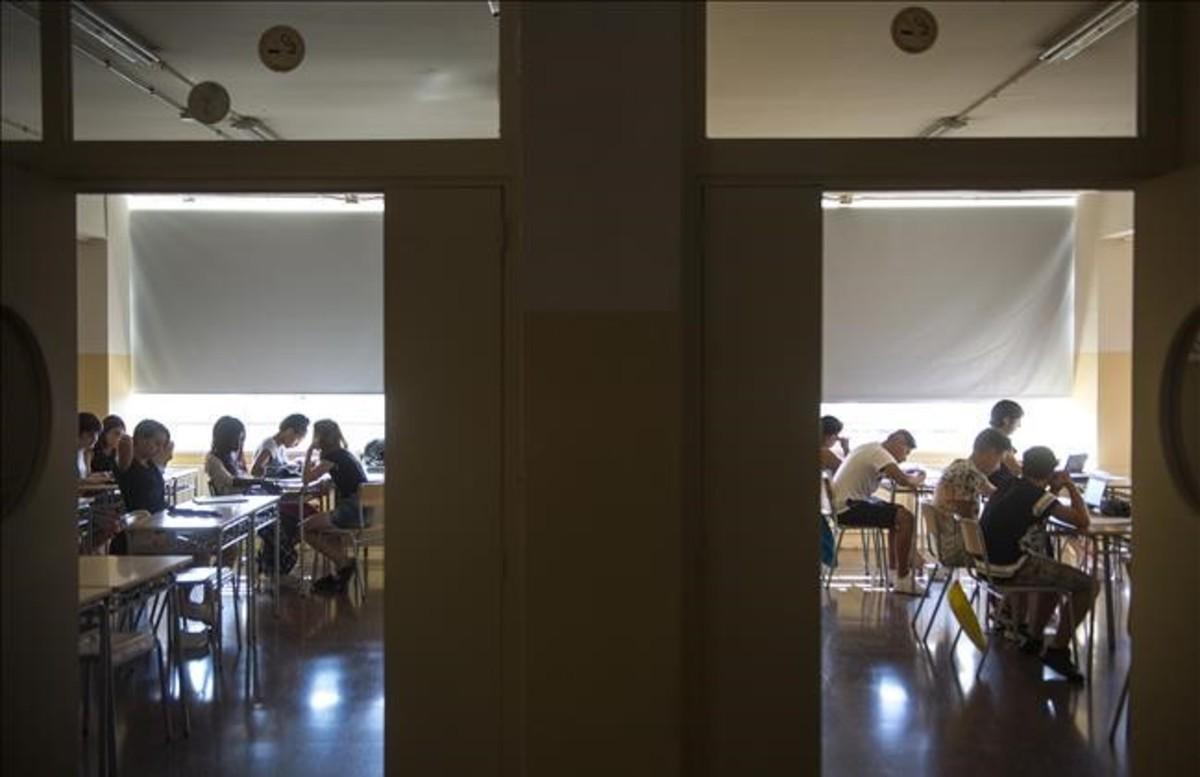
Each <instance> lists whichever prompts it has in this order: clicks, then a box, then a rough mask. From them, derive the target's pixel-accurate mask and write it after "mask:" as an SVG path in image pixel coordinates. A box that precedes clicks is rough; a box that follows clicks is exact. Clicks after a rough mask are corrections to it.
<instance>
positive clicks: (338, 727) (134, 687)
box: [81, 559, 384, 777]
mask: <svg viewBox="0 0 1200 777" xmlns="http://www.w3.org/2000/svg"><path fill="white" fill-rule="evenodd" d="M369 580H370V586H371V590H370V591H369V592H368V596H367V599H366V601H365V602H359V601H351V599H350V597H348V596H341V597H333V598H322V597H317V596H314V597H309V598H305V597H301V596H300V595H299V594H298V592H296V591H294V590H288V589H285V590H284V593H283V596H282V598H281V607H280V613H279V617H278V618H276V617H274V616H273V615H272V608H271V600H270V597H269V595H264V596H262V597H261V599H260V613H261V614H260V618H259V629H260V632H259V641H260V645H259V662H258V665H259V676H260V680H261V688H260V693H259V697H260V698H259V699H258V700H256V701H255V702H253V703H251V704H247V703H246V696H245V693H244V688H245V685H244V675H243V670H244V668H245V664H244V661H243V660H242V656H241V655H239V653H238V652H237V651H236V650H235V649H234V647H233V643H234V638H233V631H232V628H233V621H232V617H233V615H232V607H228V606H227V607H226V608H225V610H226V624H227V625H226V628H227V630H228V633H227V635H226V642H227V643H228V645H229V648H228V649H227V650H226V652H225V672H224V677H223V679H222V681H221V682H220V683H219V685H218V684H217V683H216V682H215V681H214V677H213V672H212V664H211V661H210V660H209V659H207V658H204V659H200V660H194V661H189V662H187V664H186V666H187V670H188V676H189V677H190V678H191V684H192V686H193V688H194V696H193V698H192V703H191V705H190V710H191V724H192V725H191V736H190V737H188V738H186V739H184V738H183V737H182V736H177V737H176V738H175V741H173V742H171V743H170V744H166V743H165V742H164V739H165V736H164V729H163V721H162V713H161V708H160V706H159V703H158V699H159V693H158V684H157V675H156V674H155V671H154V664H153V662H152V660H150V659H149V658H147V660H145V661H144V662H139V663H138V664H137V665H136V666H133V667H131V669H132V672H130V673H129V674H128V676H122V675H120V674H118V676H117V678H116V694H117V696H116V707H117V752H118V757H119V768H120V774H121V775H122V777H125V776H126V775H131V776H134V777H142V776H143V775H155V776H156V777H157V776H159V775H161V777H192V775H196V776H197V777H199V776H201V775H203V776H204V777H220V776H222V775H228V776H230V777H234V776H235V775H236V776H237V777H241V776H242V775H247V776H248V775H288V777H307V776H308V775H320V776H321V777H330V776H331V775H336V777H357V776H358V775H381V774H383V718H384V715H383V713H384V708H383V592H382V588H381V586H382V584H383V570H382V567H381V566H376V565H375V562H374V559H372V568H371V572H370V575H369ZM227 602H228V600H227ZM173 690H174V689H173ZM89 750H90V752H89ZM89 750H85V751H84V752H83V767H82V768H81V772H82V773H83V774H95V764H94V760H95V756H94V749H91V746H89Z"/></svg>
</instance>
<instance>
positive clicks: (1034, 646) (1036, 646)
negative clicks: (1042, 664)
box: [1021, 636, 1045, 656]
mask: <svg viewBox="0 0 1200 777" xmlns="http://www.w3.org/2000/svg"><path fill="white" fill-rule="evenodd" d="M1044 649H1045V644H1044V643H1043V642H1042V641H1041V640H1040V639H1038V638H1037V637H1034V636H1027V637H1026V638H1025V641H1024V642H1022V643H1021V652H1022V653H1024V654H1025V655H1027V656H1040V655H1041V654H1042V653H1043V651H1044Z"/></svg>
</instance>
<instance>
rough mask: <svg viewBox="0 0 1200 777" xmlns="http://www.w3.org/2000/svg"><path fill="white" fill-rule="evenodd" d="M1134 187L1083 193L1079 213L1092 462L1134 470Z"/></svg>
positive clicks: (1078, 330)
mask: <svg viewBox="0 0 1200 777" xmlns="http://www.w3.org/2000/svg"><path fill="white" fill-rule="evenodd" d="M1132 230H1133V194H1132V193H1131V192H1089V193H1087V194H1083V195H1080V197H1079V201H1078V206H1077V209H1076V220H1075V338H1076V361H1075V386H1074V391H1073V398H1074V400H1075V403H1076V404H1077V405H1078V406H1079V408H1080V409H1081V410H1082V411H1083V413H1085V414H1086V416H1087V417H1090V418H1093V419H1094V423H1093V426H1092V430H1093V438H1094V440H1095V444H1096V451H1097V455H1096V458H1095V459H1094V460H1092V461H1089V462H1088V465H1089V466H1090V467H1093V468H1096V469H1102V470H1106V471H1108V472H1111V473H1113V474H1119V475H1128V474H1129V471H1130V428H1131V426H1132V405H1131V398H1130V385H1131V383H1130V382H1131V376H1132V368H1133V367H1132V364H1133V360H1132V333H1133V285H1132V279H1133V240H1132Z"/></svg>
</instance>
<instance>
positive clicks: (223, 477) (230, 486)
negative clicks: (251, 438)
mask: <svg viewBox="0 0 1200 777" xmlns="http://www.w3.org/2000/svg"><path fill="white" fill-rule="evenodd" d="M245 444H246V427H245V425H244V424H242V422H241V421H239V420H238V419H236V418H234V417H233V416H228V415H223V416H221V417H220V418H218V419H217V422H216V423H215V424H213V431H212V447H211V448H210V449H209V451H208V455H207V456H205V457H204V474H205V475H207V476H208V484H209V487H210V489H211V490H212V493H213V494H214V495H216V496H225V495H227V494H240V493H242V492H243V491H245V490H246V488H247V487H248V486H250V485H252V484H253V482H254V481H252V480H250V479H249V478H247V477H246V460H245V456H244V454H243V452H242V448H243V446H244V445H245Z"/></svg>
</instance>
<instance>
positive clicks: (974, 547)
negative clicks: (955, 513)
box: [958, 518, 987, 561]
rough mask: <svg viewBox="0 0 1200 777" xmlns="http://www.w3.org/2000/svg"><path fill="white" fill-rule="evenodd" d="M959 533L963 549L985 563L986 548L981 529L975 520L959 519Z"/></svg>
mask: <svg viewBox="0 0 1200 777" xmlns="http://www.w3.org/2000/svg"><path fill="white" fill-rule="evenodd" d="M958 528H959V531H961V532H962V539H963V547H965V548H966V549H967V552H968V553H970V554H971V555H972V556H974V557H975V558H977V559H981V560H983V561H987V546H986V545H985V544H984V541H983V527H982V526H980V524H979V521H978V519H976V518H959V520H958Z"/></svg>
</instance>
